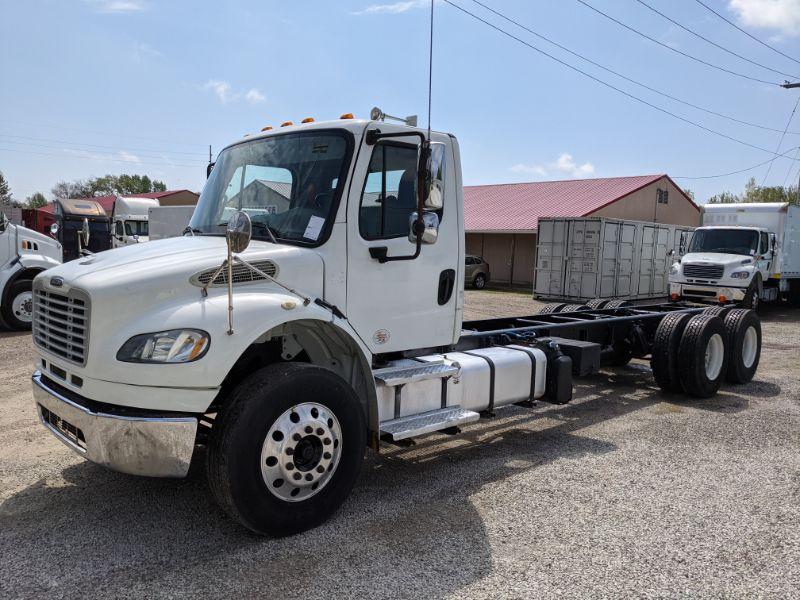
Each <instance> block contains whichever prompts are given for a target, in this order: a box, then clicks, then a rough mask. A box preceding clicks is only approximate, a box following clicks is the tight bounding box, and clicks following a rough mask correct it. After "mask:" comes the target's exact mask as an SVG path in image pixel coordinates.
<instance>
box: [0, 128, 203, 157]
mask: <svg viewBox="0 0 800 600" xmlns="http://www.w3.org/2000/svg"><path fill="white" fill-rule="evenodd" d="M0 137H8V138H15V139H20V140H31V141H34V142H54V143H56V144H71V145H73V146H88V147H91V148H103V149H106V150H121V151H123V152H127V151H133V152H154V153H157V154H182V155H186V156H206V153H205V152H183V151H180V150H157V149H156V150H154V149H152V148H132V147H126V148H119V147H118V146H106V145H103V144H90V143H88V142H74V141H69V140H54V139H52V138H39V137H31V136H27V135H12V134H10V133H0Z"/></svg>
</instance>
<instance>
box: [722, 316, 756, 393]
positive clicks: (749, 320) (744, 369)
mask: <svg viewBox="0 0 800 600" xmlns="http://www.w3.org/2000/svg"><path fill="white" fill-rule="evenodd" d="M725 329H726V330H727V332H728V344H729V346H730V348H731V351H730V359H729V360H728V370H727V373H726V377H725V379H726V380H727V381H729V382H731V383H747V382H748V381H750V380H751V379H753V376H754V375H755V374H756V370H757V369H758V362H759V360H760V359H761V319H759V318H758V315H757V314H756V313H755V311H752V310H746V309H742V308H734V309H732V310H730V311H728V313H727V314H726V315H725Z"/></svg>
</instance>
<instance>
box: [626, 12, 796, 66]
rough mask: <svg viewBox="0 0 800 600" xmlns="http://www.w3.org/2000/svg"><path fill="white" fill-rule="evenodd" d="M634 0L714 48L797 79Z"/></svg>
mask: <svg viewBox="0 0 800 600" xmlns="http://www.w3.org/2000/svg"><path fill="white" fill-rule="evenodd" d="M636 2H638V3H639V4H641V5H642V6H644V7H646V8H648V9H650V10H651V11H653V12H654V13H656V14H657V15H659V16H661V17H663V18H664V19H666V20H667V21H669V22H670V23H672V24H673V25H675V26H676V27H680V28H681V29H683V30H684V31H686V32H687V33H691V34H692V35H693V36H695V37H697V38H700V39H701V40H703V41H704V42H707V43H709V44H711V45H712V46H714V47H715V48H719V49H720V50H722V51H723V52H727V53H728V54H730V55H731V56H735V57H736V58H740V59H742V60H744V61H747V62H749V63H750V64H752V65H756V66H757V67H761V68H762V69H766V70H767V71H772V72H773V73H777V74H778V75H785V76H786V77H791V78H792V79H798V77H797V75H790V74H789V73H784V72H783V71H778V70H777V69H773V68H772V67H768V66H767V65H762V64H761V63H759V62H756V61H754V60H750V59H749V58H747V57H746V56H742V55H741V54H738V53H736V52H734V51H733V50H730V49H728V48H726V47H725V46H722V45H721V44H718V43H716V42H715V41H713V40H710V39H708V38H707V37H705V36H703V35H701V34H699V33H697V32H696V31H694V30H692V29H689V28H688V27H686V26H685V25H682V24H681V23H678V22H677V21H676V20H675V19H673V18H672V17H669V16H667V15H665V14H664V13H662V12H661V11H660V10H658V9H657V8H654V7H652V6H650V5H649V4H648V3H647V2H645V1H644V0H636Z"/></svg>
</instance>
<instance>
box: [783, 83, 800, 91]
mask: <svg viewBox="0 0 800 600" xmlns="http://www.w3.org/2000/svg"><path fill="white" fill-rule="evenodd" d="M781 87H782V88H785V89H787V90H790V89H792V88H800V82H798V83H792V82H791V81H784V82H783V83H782V84H781Z"/></svg>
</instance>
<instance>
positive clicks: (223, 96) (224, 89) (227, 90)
mask: <svg viewBox="0 0 800 600" xmlns="http://www.w3.org/2000/svg"><path fill="white" fill-rule="evenodd" d="M203 89H204V90H211V91H213V92H214V94H215V95H216V96H217V99H218V100H219V101H220V102H221V103H222V104H227V103H228V102H230V101H231V100H236V99H237V98H238V96H237V95H235V94H231V84H230V83H228V82H227V81H219V80H217V79H209V80H208V81H207V82H206V84H205V85H204V86H203Z"/></svg>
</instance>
